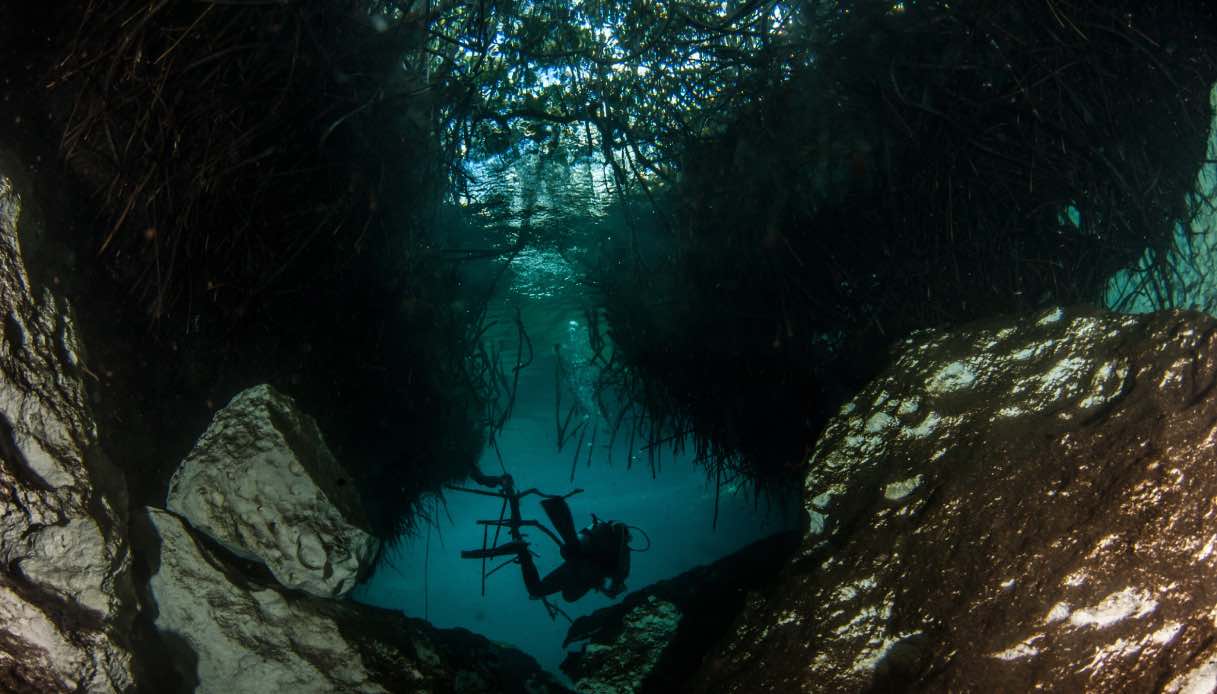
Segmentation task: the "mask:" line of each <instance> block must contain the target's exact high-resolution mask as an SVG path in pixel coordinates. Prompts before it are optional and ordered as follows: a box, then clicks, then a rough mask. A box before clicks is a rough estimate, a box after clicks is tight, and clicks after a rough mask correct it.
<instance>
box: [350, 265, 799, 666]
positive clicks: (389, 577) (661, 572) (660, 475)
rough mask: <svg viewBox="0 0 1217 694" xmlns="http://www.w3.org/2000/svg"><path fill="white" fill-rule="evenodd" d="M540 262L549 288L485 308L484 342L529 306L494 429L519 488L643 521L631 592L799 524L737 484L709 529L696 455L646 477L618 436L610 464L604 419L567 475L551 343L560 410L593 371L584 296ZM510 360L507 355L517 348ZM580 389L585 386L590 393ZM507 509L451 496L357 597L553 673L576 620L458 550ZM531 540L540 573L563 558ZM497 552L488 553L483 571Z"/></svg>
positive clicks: (576, 608)
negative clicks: (560, 375)
mask: <svg viewBox="0 0 1217 694" xmlns="http://www.w3.org/2000/svg"><path fill="white" fill-rule="evenodd" d="M551 261H552V259H551ZM551 265H552V263H551ZM546 271H547V272H551V273H556V274H551V275H550V279H551V282H550V283H548V284H546V283H539V282H537V281H536V275H535V274H532V273H529V274H528V275H527V276H526V277H525V276H522V277H524V279H523V280H522V281H521V280H520V278H517V281H515V282H513V284H512V285H511V287H510V290H509V291H507V292H505V295H504V297H503V298H502V299H501V300H500V301H498V302H496V304H495V305H494V306H493V307H492V316H491V317H492V319H496V326H497V327H496V329H494V330H492V331H491V332H489V333H488V334H487V338H486V339H487V340H489V341H491V342H499V343H501V344H503V345H511V346H514V344H515V342H516V336H515V331H514V329H513V328H512V327H511V326H512V320H511V316H512V315H514V306H517V305H518V306H520V307H521V312H522V316H523V320H524V322H525V325H526V326H527V329H528V332H529V335H530V337H531V339H532V341H533V344H534V350H535V353H536V359H535V361H534V363H533V364H532V366H530V367H529V368H527V369H525V370H524V371H523V372H522V373H521V379H520V386H519V393H518V396H517V400H516V405H515V410H514V414H513V416H512V418H511V419H510V420H509V421H508V422H507V424H506V426H505V428H504V430H503V432H502V433H501V435H500V436H499V446H500V450H501V451H502V455H503V460H504V463H505V465H506V469H507V471H508V472H510V473H511V474H512V475H513V476H514V477H515V480H516V486H517V487H518V488H520V489H527V488H530V487H536V488H538V489H540V490H541V491H543V492H546V493H550V494H565V493H567V492H569V491H571V490H572V489H574V488H581V489H583V490H584V491H583V492H582V493H580V494H578V495H576V496H574V497H572V498H571V499H570V500H569V503H570V506H571V511H572V513H573V515H574V519H575V524H576V526H577V527H583V526H585V525H587V524H589V523H590V522H591V514H592V513H595V514H597V515H598V516H599V517H600V518H601V519H604V520H621V521H624V522H626V523H629V524H631V525H635V526H638V527H640V528H642V529H643V530H644V531H645V532H646V534H647V535H649V536H650V539H651V543H652V547H651V549H650V551H647V552H645V553H635V554H634V555H633V556H632V566H631V573H630V576H629V578H628V579H627V585H628V590H627V593H628V591H632V590H637V589H640V588H643V587H645V586H647V585H649V584H651V583H653V582H655V581H658V580H662V579H666V578H671V577H673V576H676V575H678V574H680V573H682V572H684V571H686V570H688V569H691V568H693V567H695V566H698V565H701V564H706V563H709V562H712V561H714V560H716V559H718V558H720V557H722V556H724V555H726V554H729V553H731V552H733V551H735V550H737V549H739V548H741V547H743V546H745V545H747V544H749V543H750V542H752V541H754V540H757V539H759V538H761V537H765V536H767V535H770V534H772V533H775V532H778V531H780V530H782V529H785V528H787V527H790V525H791V524H793V523H794V522H795V517H794V511H793V509H794V505H793V504H787V505H786V511H785V512H783V510H782V509H781V508H778V504H777V503H776V502H773V503H770V502H767V501H766V500H765V499H761V500H760V502H759V503H756V501H755V500H754V498H753V495H752V494H751V493H749V492H748V491H747V490H739V491H738V492H735V493H732V492H731V491H729V490H727V489H724V490H723V494H722V497H721V499H720V500H719V519H718V527H717V530H714V529H712V527H711V524H712V520H713V516H714V500H715V490H714V484H713V480H708V479H707V476H706V472H705V470H704V468H702V467H700V466H698V465H695V464H694V463H693V462H692V458H691V456H690V455H673V454H672V452H671V451H670V450H665V451H663V452H662V453H661V455H660V457H659V460H658V466H657V469H656V472H655V475H654V477H652V473H651V468H650V465H649V463H648V460H647V456H646V455H645V454H642V453H639V452H635V455H634V460H635V462H634V463H633V465H632V466H631V465H627V458H626V451H625V449H626V446H627V443H628V441H627V440H626V439H627V437H626V436H625V435H624V433H623V435H622V436H619V437H618V440H617V442H616V445H615V446H614V450H613V455H612V460H611V461H610V460H609V456H608V444H609V436H608V432H607V430H606V425H604V424H602V425H601V429H600V433H599V434H598V435H597V437H596V443H595V446H594V447H593V446H592V444H591V441H590V439H591V436H590V434H589V436H588V437H587V439H588V440H585V441H584V444H583V450H582V451H580V455H579V463H578V465H577V467H576V469H575V471H574V474H575V477H574V482H573V483H572V482H571V468H572V461H573V459H574V457H575V449H576V445H577V441H578V437H577V436H576V437H575V438H574V439H573V440H572V441H570V442H568V443H567V445H566V446H565V447H564V448H563V450H562V451H561V452H560V453H559V452H558V451H557V445H556V426H555V423H554V416H555V415H554V393H555V387H554V386H555V378H556V371H557V369H556V368H555V367H556V357H555V353H554V350H553V346H554V345H555V344H558V345H560V347H561V352H562V354H563V357H564V359H565V360H566V364H565V366H566V373H567V374H568V375H569V378H568V382H567V383H565V384H563V385H564V388H566V389H567V391H566V392H567V394H566V395H564V398H566V399H564V405H563V410H564V411H565V403H566V402H568V401H569V400H568V399H569V398H570V397H571V396H572V395H575V394H576V393H573V392H572V391H579V390H581V389H585V388H586V387H587V384H588V383H589V382H590V380H591V378H592V376H593V375H594V374H592V373H589V372H587V371H586V368H587V367H586V365H585V363H584V362H583V361H582V356H585V355H586V354H587V345H586V330H585V326H584V325H583V321H584V320H585V319H584V312H583V308H582V299H581V297H580V295H579V293H578V291H577V290H576V289H575V288H574V285H571V284H568V283H567V282H565V281H564V276H563V274H562V273H561V272H559V271H556V270H554V268H553V267H552V266H551V267H549V268H548V270H546ZM507 359H508V361H509V362H511V361H513V357H512V356H511V355H510V354H509V355H508V356H507ZM581 397H588V394H587V393H586V392H584V393H583V394H582V396H581ZM589 425H594V422H589ZM591 428H592V426H589V427H588V429H589V430H590V429H591ZM589 453H590V465H589V464H588V462H587V461H588V459H589ZM481 468H482V470H483V471H485V472H487V473H489V474H498V473H499V472H501V468H500V466H499V462H498V459H497V457H496V455H495V453H494V451H493V450H487V451H486V453H485V454H484V455H483V457H482V461H481ZM468 484H469V485H471V486H472V485H473V483H472V482H468ZM500 506H501V502H500V501H499V500H498V499H495V498H490V497H484V496H478V495H472V494H461V493H456V492H449V493H448V494H447V495H446V496H445V499H444V502H443V503H442V504H440V505H439V507H438V517H439V519H440V522H439V523H438V525H437V526H435V527H430V528H427V529H425V531H423V532H422V533H420V534H419V535H418V536H417V537H412V538H405V539H404V540H403V541H402V542H401V543H400V545H399V546H398V547H397V548H396V549H395V550H394V551H392V552H389V553H387V555H386V557H385V559H384V560H382V562H381V564H380V565H379V566H378V567H377V570H376V572H375V573H374V575H373V576H372V577H371V578H370V579H369V581H368V582H367V583H366V584H364V585H362V586H361V587H359V588H358V589H357V590H356V592H355V593H354V595H353V597H354V598H355V599H357V600H360V601H362V602H366V603H369V604H373V605H378V606H381V607H387V608H392V609H399V610H402V611H403V612H405V613H406V614H407V615H409V616H412V617H425V618H427V619H429V620H430V621H431V622H432V623H434V624H435V625H436V626H439V627H464V628H467V629H469V630H471V631H474V632H477V633H479V634H482V635H484V636H486V637H488V638H490V639H492V640H495V641H500V642H503V643H507V644H511V645H513V646H516V647H518V648H521V649H522V650H524V651H526V652H528V653H529V654H531V655H532V656H533V657H535V658H536V659H537V660H538V661H539V662H540V663H541V665H542V666H543V667H545V668H546V669H548V670H550V671H552V672H555V673H556V672H558V664H559V663H560V662H561V661H562V658H563V657H564V651H563V648H562V641H563V638H564V637H565V635H566V630H567V628H568V626H569V624H568V622H567V621H566V620H565V619H563V618H562V617H557V618H556V619H551V618H550V617H549V615H548V614H547V611H546V609H545V607H544V605H542V604H541V603H540V602H539V601H535V600H532V599H530V598H529V596H528V594H527V592H526V590H525V589H524V585H523V582H522V580H521V576H520V570H519V568H518V566H516V565H514V564H511V565H508V566H505V567H504V568H503V569H502V570H500V571H498V572H497V573H495V574H494V575H492V576H490V577H488V578H487V579H486V584H485V595H484V596H483V595H482V585H481V562H480V561H478V560H464V559H461V558H460V550H462V549H475V548H479V547H481V546H482V529H481V527H480V526H478V525H477V524H476V521H477V520H478V519H497V518H498V516H499V511H500ZM522 511H523V514H524V516H525V517H526V518H535V519H538V520H542V521H545V520H546V519H545V517H544V514H543V512H542V511H541V508H540V506H539V504H538V503H537V497H528V498H527V499H526V500H525V501H524V503H523V506H522ZM492 532H493V531H492ZM636 535H637V534H636ZM528 539H529V540H530V541H531V542H532V543H533V545H532V548H533V550H534V551H535V552H536V553H537V554H539V557H538V558H537V559H536V562H537V567H538V569H539V570H540V572H541V574H542V575H544V574H545V573H547V572H548V571H550V570H552V569H553V568H556V567H557V566H558V565H559V563H560V558H559V555H558V549H557V547H556V545H555V544H554V543H553V542H552V541H550V540H549V539H548V538H547V537H545V536H544V535H543V534H542V533H541V532H539V531H533V532H531V533H529V534H528ZM632 544H633V545H634V546H636V547H642V546H645V541H644V540H642V539H641V538H638V537H636V538H635V540H634V542H633V543H632ZM502 561H503V560H502V559H500V560H495V561H493V562H490V563H489V564H488V568H493V567H494V566H497V565H498V564H499V563H501V562H502ZM622 597H624V594H623V596H622ZM551 600H553V601H554V602H555V604H556V605H557V606H559V607H560V608H561V609H562V610H563V611H564V612H566V614H567V615H568V616H569V617H570V618H572V619H574V618H577V617H579V616H580V615H584V614H589V613H591V612H593V611H595V610H596V609H599V608H601V607H605V606H607V605H610V604H612V603H613V602H614V601H612V600H609V599H608V598H606V597H604V596H603V595H601V594H599V593H594V592H593V593H589V594H588V595H586V596H585V597H583V598H582V599H581V600H579V601H578V602H575V603H566V602H565V601H563V600H562V599H561V597H560V596H553V598H551ZM572 647H573V646H572Z"/></svg>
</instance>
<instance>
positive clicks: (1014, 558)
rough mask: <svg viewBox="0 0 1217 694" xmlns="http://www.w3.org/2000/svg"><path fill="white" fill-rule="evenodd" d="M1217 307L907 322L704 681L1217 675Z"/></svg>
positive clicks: (803, 685) (778, 684)
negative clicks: (945, 324) (795, 548)
mask: <svg viewBox="0 0 1217 694" xmlns="http://www.w3.org/2000/svg"><path fill="white" fill-rule="evenodd" d="M1215 384H1217V322H1215V321H1214V320H1213V319H1212V318H1210V317H1207V316H1203V315H1200V314H1192V313H1180V312H1169V313H1161V314H1153V315H1149V316H1138V317H1127V316H1118V315H1112V314H1105V313H1098V312H1090V311H1062V310H1054V311H1051V312H1048V313H1045V314H1043V315H1040V316H1037V317H1034V318H1032V319H1023V320H1009V321H997V322H993V323H988V324H983V325H975V326H970V327H966V328H964V329H960V330H957V331H954V332H950V333H925V334H921V335H918V336H915V337H914V338H912V339H910V340H908V341H907V342H906V343H905V344H904V345H903V347H902V348H901V349H900V350H899V352H898V354H897V355H896V359H895V361H894V363H893V364H892V366H891V367H890V369H889V370H888V371H887V372H886V374H885V375H883V376H882V377H880V378H878V379H876V380H875V381H874V382H873V383H871V384H870V385H869V386H868V387H867V388H866V389H865V390H863V391H862V392H861V393H860V394H859V395H858V396H857V397H856V398H854V400H853V401H852V402H850V403H849V404H847V405H846V406H845V408H844V409H843V410H842V412H841V413H840V415H839V416H838V417H837V418H835V419H834V420H833V422H832V423H831V424H830V426H829V427H828V429H827V431H826V432H825V434H824V435H823V437H822V438H821V440H820V442H819V445H818V447H817V450H816V452H815V454H814V457H813V458H812V461H811V463H810V471H809V474H808V476H807V489H806V499H807V504H808V512H809V514H810V516H811V519H812V523H811V529H810V531H809V533H808V534H807V537H806V538H805V540H804V544H803V548H802V550H801V553H800V555H799V557H798V558H797V559H796V561H794V562H793V563H792V564H791V565H790V566H789V567H788V568H787V569H786V571H785V572H784V574H783V576H782V578H781V581H780V585H779V587H778V588H777V589H775V590H774V591H772V592H771V593H769V594H766V595H763V596H762V595H756V596H754V597H753V599H752V600H751V601H750V602H749V604H748V606H747V608H746V609H745V611H744V613H743V615H742V616H741V617H740V618H739V619H738V620H737V622H736V625H735V627H734V629H733V630H732V633H731V635H730V637H729V638H727V639H725V640H724V641H723V642H722V643H720V644H719V645H718V647H716V648H715V649H714V650H713V651H712V652H711V653H710V654H709V656H708V657H707V658H706V660H705V662H704V664H703V667H702V669H701V671H700V672H699V673H698V674H697V675H696V676H695V677H694V678H693V680H692V682H691V683H690V684H689V686H688V687H689V691H732V692H754V691H817V692H821V691H823V692H832V691H867V690H874V689H882V690H886V689H897V690H934V691H958V690H967V691H976V690H993V691H1032V690H1039V689H1043V690H1050V691H1068V692H1077V691H1150V690H1161V691H1168V692H1175V691H1212V690H1213V688H1214V687H1215V686H1217V622H1215V619H1214V615H1217V590H1214V588H1213V581H1212V578H1213V576H1214V575H1217V506H1215V505H1214V499H1217V465H1215V464H1214V460H1215V459H1217V448H1215V447H1214V446H1215V444H1217V391H1215V390H1214V385H1215Z"/></svg>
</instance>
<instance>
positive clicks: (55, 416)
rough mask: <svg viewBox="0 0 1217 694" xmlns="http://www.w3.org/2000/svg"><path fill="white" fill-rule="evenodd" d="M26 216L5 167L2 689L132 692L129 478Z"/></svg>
mask: <svg viewBox="0 0 1217 694" xmlns="http://www.w3.org/2000/svg"><path fill="white" fill-rule="evenodd" d="M20 216H21V201H20V199H19V198H18V197H17V195H16V194H15V193H14V192H13V186H12V183H11V181H10V180H8V179H6V178H4V177H3V176H0V319H2V320H3V335H2V339H0V689H3V690H6V691H17V692H24V691H38V692H57V691H90V692H115V691H127V690H129V689H131V688H132V686H133V676H132V666H131V654H130V652H129V651H128V648H127V645H126V634H127V631H128V629H129V625H130V623H131V620H132V618H133V614H134V602H133V598H132V595H133V593H132V588H131V583H130V581H131V579H130V571H129V568H130V557H129V553H128V547H127V541H126V519H125V513H126V508H125V505H126V501H125V499H124V498H123V494H122V491H121V490H122V489H123V482H122V479H121V475H120V473H118V472H117V471H115V470H114V469H112V468H111V467H110V466H108V465H107V464H106V462H105V460H104V458H103V457H102V456H101V454H100V452H99V450H98V448H97V430H96V426H95V424H94V421H93V416H92V413H91V412H90V410H89V406H88V404H87V400H86V397H85V389H84V384H83V382H82V378H83V377H84V376H83V365H82V363H81V357H80V345H79V344H78V342H77V336H76V330H75V327H74V325H73V322H72V315H71V311H70V309H69V308H68V306H67V305H66V303H65V302H63V301H62V300H61V299H59V298H58V297H56V296H54V295H53V294H52V293H51V292H50V291H46V290H44V291H42V292H38V293H36V292H35V290H34V288H33V287H31V286H30V281H29V277H28V276H27V274H26V271H25V266H24V263H23V261H22V258H21V251H20V247H19V243H18V236H17V224H18V222H19V221H20ZM103 478H104V479H103ZM102 489H106V490H108V491H110V492H111V494H110V495H109V496H107V495H105V494H102V493H101V490H102Z"/></svg>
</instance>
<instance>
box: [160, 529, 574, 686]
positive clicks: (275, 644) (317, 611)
mask: <svg viewBox="0 0 1217 694" xmlns="http://www.w3.org/2000/svg"><path fill="white" fill-rule="evenodd" d="M148 516H149V521H150V522H151V524H152V526H153V529H154V532H155V533H156V534H157V535H158V536H159V538H160V540H161V550H160V558H159V567H158V569H157V571H156V573H155V574H154V575H153V576H152V580H151V583H150V590H151V595H152V599H153V600H154V601H155V603H156V606H157V611H158V614H157V617H156V626H157V628H158V629H160V630H161V631H162V632H163V633H165V634H166V635H168V636H169V637H170V638H171V639H174V640H177V641H179V642H181V643H182V644H183V646H184V647H183V648H179V649H178V655H177V657H176V659H175V660H176V662H175V663H174V665H175V667H177V668H178V670H179V675H180V678H181V681H182V683H183V684H184V686H186V687H187V688H190V689H191V690H192V691H196V692H199V693H200V694H205V693H206V692H218V693H222V694H240V693H242V692H251V693H254V692H257V693H259V694H261V693H263V692H293V694H297V693H298V694H307V693H308V692H317V693H319V694H320V693H326V694H329V693H330V692H361V693H364V692H367V693H372V692H415V691H430V692H444V691H458V692H469V693H471V694H472V693H475V692H487V693H489V692H496V693H497V692H521V693H522V692H536V693H538V694H539V693H542V692H564V691H567V690H566V689H565V688H564V687H562V686H561V685H559V684H557V683H556V682H555V681H554V680H553V679H552V678H550V676H549V675H547V674H546V673H544V672H543V671H541V670H540V668H539V667H538V666H537V664H536V662H535V661H533V660H532V659H531V658H529V657H527V656H525V655H523V654H521V653H519V652H518V651H513V650H511V649H507V648H502V647H499V646H495V645H493V644H491V643H490V642H489V641H487V640H486V639H484V638H481V637H477V636H473V635H472V634H469V633H468V632H464V631H463V630H437V629H434V628H432V627H430V626H428V625H426V624H425V623H424V622H422V621H420V620H412V619H407V618H405V617H402V616H401V615H400V614H398V613H395V612H390V611H388V610H381V609H378V608H374V607H369V606H366V605H360V604H357V603H353V602H347V601H335V600H327V599H320V598H314V597H310V596H307V595H300V594H290V593H285V592H283V591H282V590H280V589H279V588H278V587H277V586H275V585H273V583H271V582H268V583H266V584H264V585H262V584H259V583H258V582H257V581H256V580H252V579H250V578H248V577H247V576H244V575H243V574H242V572H241V571H240V570H239V568H237V567H236V566H235V565H234V564H233V563H232V562H229V561H227V560H225V559H224V558H223V557H222V555H220V554H219V553H216V552H213V551H211V550H210V549H208V548H207V547H206V546H204V543H202V542H200V541H199V540H200V538H196V536H195V535H194V533H193V532H192V531H191V530H190V528H189V527H187V526H186V525H185V524H184V523H183V522H182V521H181V520H180V519H179V518H178V517H177V516H175V515H173V514H171V513H167V512H165V511H160V510H157V509H148Z"/></svg>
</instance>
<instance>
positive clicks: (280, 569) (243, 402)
mask: <svg viewBox="0 0 1217 694" xmlns="http://www.w3.org/2000/svg"><path fill="white" fill-rule="evenodd" d="M167 506H168V508H169V510H171V511H174V512H176V513H179V514H181V515H182V516H183V517H185V518H186V520H187V521H189V522H190V524H191V525H192V526H194V528H196V529H197V530H200V531H202V532H204V533H206V534H207V535H208V536H210V537H211V538H212V539H214V540H216V541H217V542H219V543H220V544H222V545H224V546H225V547H226V548H228V549H229V550H231V551H232V552H234V553H235V554H237V555H239V556H242V557H246V558H249V559H253V560H256V561H260V562H263V563H265V564H266V566H267V567H268V568H269V569H270V570H271V572H272V573H273V574H274V575H275V578H276V579H278V581H279V582H280V583H282V584H283V585H284V586H287V587H288V588H295V589H299V590H303V591H305V592H308V593H311V594H313V595H317V596H322V597H337V596H341V595H344V594H345V593H346V592H347V591H349V590H350V589H351V588H353V587H354V585H355V582H356V580H357V578H358V577H359V575H360V574H361V573H363V572H364V571H365V570H366V569H367V568H368V566H369V565H370V563H371V562H372V560H373V558H374V557H375V555H376V552H377V549H378V547H379V542H378V540H376V538H374V537H373V536H372V535H371V534H370V532H368V531H367V530H366V527H367V523H366V521H364V517H363V514H362V512H361V510H360V505H359V500H358V498H357V494H356V493H355V489H354V485H352V484H350V482H349V480H348V479H347V476H346V473H345V472H344V470H343V469H342V467H341V466H339V464H338V463H337V461H336V460H334V456H333V455H332V454H331V453H330V451H329V448H327V447H326V445H325V441H324V440H323V439H322V436H321V432H320V431H319V430H318V429H317V425H316V423H315V422H314V421H313V419H312V418H311V417H308V416H307V415H304V414H301V413H300V412H299V411H298V410H297V409H296V406H295V403H294V402H292V400H291V399H290V398H288V397H286V396H284V395H281V394H280V393H278V392H276V391H275V390H274V389H273V388H271V387H270V386H267V385H261V386H256V387H254V388H250V389H249V390H246V391H244V392H242V393H239V394H238V395H237V396H236V397H235V398H233V399H232V402H230V403H229V404H228V405H227V406H226V407H225V408H223V409H222V410H220V411H219V412H218V413H216V416H215V418H214V419H213V420H212V422H211V425H210V426H209V427H208V428H207V431H206V432H205V433H204V434H203V436H202V438H200V439H199V441H198V443H197V444H196V445H195V447H194V450H192V451H191V452H190V454H189V455H188V456H187V457H186V459H185V460H184V461H183V462H182V465H181V467H179V468H178V470H177V472H176V473H174V475H173V479H172V481H171V482H170V485H169V500H168V504H167Z"/></svg>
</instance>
